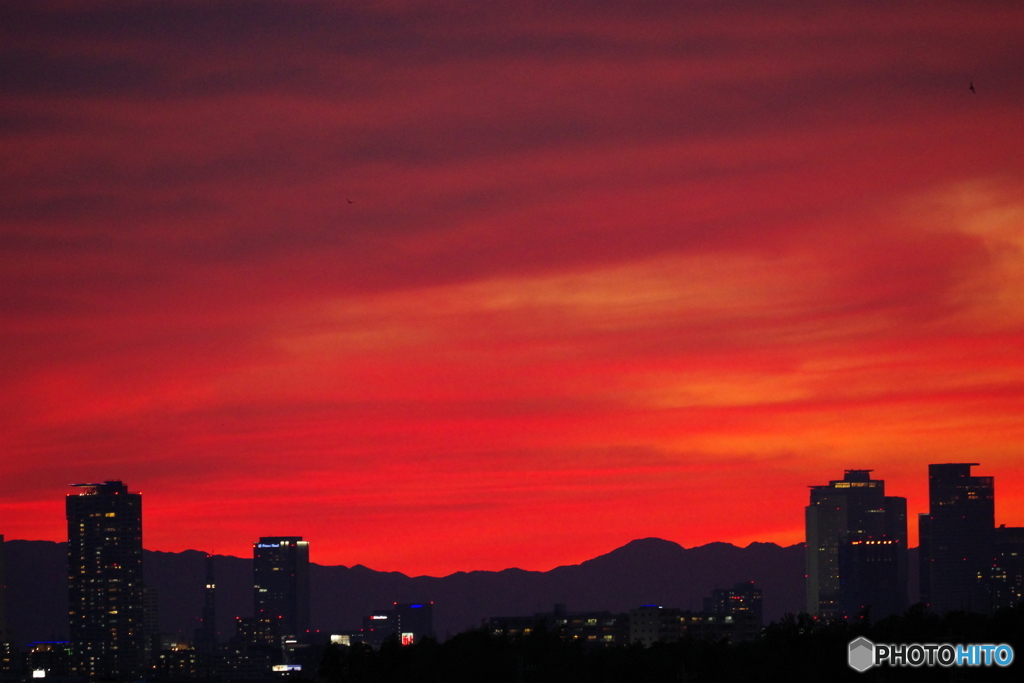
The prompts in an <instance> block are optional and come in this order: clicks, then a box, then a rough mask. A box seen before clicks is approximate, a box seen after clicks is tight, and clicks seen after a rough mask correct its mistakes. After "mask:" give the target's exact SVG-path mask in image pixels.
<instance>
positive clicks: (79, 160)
mask: <svg viewBox="0 0 1024 683" xmlns="http://www.w3.org/2000/svg"><path fill="white" fill-rule="evenodd" d="M416 7H417V6H414V5H412V4H410V5H408V6H406V5H405V4H404V3H384V4H379V5H371V6H368V7H361V6H352V7H347V6H339V5H337V4H335V3H315V2H311V3H294V4H288V5H281V4H278V3H259V2H250V3H235V2H215V3H191V2H178V3H160V4H156V5H152V6H148V9H142V8H139V7H137V6H136V5H135V4H133V3H123V4H122V3H106V4H103V5H99V6H95V7H90V8H73V7H62V6H50V5H46V6H43V7H40V6H38V5H37V4H35V3H28V4H22V3H8V4H7V5H6V6H5V7H4V8H3V9H2V10H0V12H2V13H3V16H4V18H3V20H0V35H2V40H0V45H2V46H3V47H0V54H2V55H3V56H4V57H5V59H7V61H8V62H9V63H10V64H12V65H13V68H12V70H11V73H14V74H16V75H17V77H16V78H12V79H9V80H8V82H6V83H5V84H4V85H2V86H0V87H2V88H4V97H3V98H2V99H0V120H2V121H3V124H2V125H0V136H2V140H3V146H4V149H5V150H6V153H5V154H4V155H3V157H2V159H0V181H2V182H3V184H4V187H5V188H6V190H5V192H4V193H2V196H0V212H2V215H3V221H2V223H0V240H2V244H3V249H0V306H2V309H3V315H2V317H0V325H2V334H0V357H2V358H3V359H4V360H3V362H0V396H2V399H0V427H2V429H0V453H3V457H2V458H0V479H2V481H4V492H3V497H2V499H0V511H2V512H0V524H2V525H3V526H2V528H0V533H3V534H5V535H6V536H7V538H41V539H52V540H62V539H64V538H65V532H64V529H63V524H64V521H63V495H64V493H65V486H66V485H67V484H69V483H72V482H75V481H93V480H98V479H108V478H120V479H123V480H124V481H125V482H127V483H128V485H129V486H130V487H131V488H132V489H133V490H140V491H142V492H143V494H144V495H145V517H146V528H145V543H146V546H147V547H149V548H152V549H159V550H183V549H186V548H198V549H203V550H207V551H212V552H217V553H229V554H237V555H247V554H248V553H249V552H250V550H249V549H250V547H251V543H252V542H253V540H254V539H256V538H258V537H259V536H268V535H302V536H304V537H305V538H306V539H307V540H310V541H311V553H312V558H313V560H314V561H316V562H320V563H331V564H348V565H351V564H356V563H362V564H365V565H368V566H371V567H373V568H375V569H388V570H400V571H405V572H410V573H433V574H440V573H447V572H451V571H456V570H460V569H463V570H468V569H478V568H483V569H501V568H504V567H507V566H521V567H525V568H531V569H546V568H550V567H552V566H555V565H558V564H565V563H570V562H577V561H580V560H583V559H587V558H589V557H592V556H594V555H596V554H599V553H602V552H606V551H608V550H610V549H612V548H613V547H615V546H617V545H621V544H623V543H625V542H628V541H629V540H631V539H634V538H640V537H646V536H660V537H663V538H667V539H670V540H674V541H677V542H680V543H683V544H684V545H687V546H691V545H697V544H702V543H707V542H711V541H730V542H734V543H737V544H741V545H745V544H747V543H749V542H752V541H774V542H777V543H781V544H790V543H796V542H800V541H802V539H803V506H804V505H806V503H807V488H806V487H807V486H808V485H812V484H822V483H825V482H827V481H828V480H829V479H836V478H840V477H841V476H842V472H843V470H844V469H852V468H868V469H873V470H874V476H876V477H879V478H882V479H885V480H886V485H887V492H888V493H889V494H890V495H903V496H907V498H908V504H909V512H910V513H911V519H913V514H914V513H917V512H922V511H924V510H925V509H926V507H927V467H926V466H927V464H928V463H932V462H964V461H966V462H980V463H982V465H981V467H980V468H978V471H979V473H981V474H985V475H993V476H995V478H996V505H997V509H996V514H997V522H999V523H1006V524H1009V525H1024V490H1022V489H1021V488H1020V483H1019V482H1021V481H1024V476H1022V475H1024V467H1022V463H1024V458H1022V457H1021V456H1022V455H1024V356H1022V354H1021V349H1022V348H1024V296H1022V292H1024V241H1022V234H1024V230H1022V226H1024V200H1022V196H1024V192H1022V189H1024V188H1022V183H1021V178H1022V177H1024V167H1022V162H1021V159H1022V158H1024V154H1022V152H1024V149H1022V147H1024V142H1022V139H1021V136H1020V135H1019V129H1020V112H1021V110H1022V104H1024V102H1022V101H1021V91H1020V88H1019V87H1018V86H1019V83H1020V79H1021V77H1022V74H1024V64H1022V62H1021V60H1020V59H1019V57H1018V56H1017V53H1018V52H1019V50H1017V49H1016V48H1017V46H1018V43H1019V36H1020V35H1021V32H1022V30H1024V25H1022V24H1024V19H1022V16H1021V14H1020V13H1019V12H1017V11H1011V10H1010V9H1008V7H1009V5H1007V4H1004V3H986V2H979V3H972V4H970V5H969V6H965V5H963V4H962V3H950V4H948V5H947V4H943V3H937V4H935V5H934V6H929V7H927V8H925V7H916V6H910V7H902V6H900V7H885V8H877V7H876V8H871V10H870V11H869V10H867V9H865V8H863V7H861V5H859V4H858V3H849V4H844V3H829V4H828V6H827V7H825V6H823V7H818V8H813V9H812V8H808V7H806V6H804V5H799V6H794V7H792V8H789V9H785V8H783V9H778V8H774V9H772V10H771V12H770V15H771V16H769V12H768V10H766V9H763V8H762V7H761V5H760V4H758V3H745V2H735V3H724V4H722V3H716V4H708V5H693V4H692V3H685V4H680V3H674V2H672V3H668V2H666V3H648V4H645V5H644V8H643V9H640V8H638V7H634V6H631V5H630V6H626V5H622V6H619V5H610V6H608V7H605V8H595V7H594V6H593V5H592V4H586V5H580V6H576V5H569V6H562V5H560V6H559V7H558V8H552V7H549V6H548V4H535V5H534V4H529V3H528V4H526V5H523V6H519V5H515V7H513V6H512V5H511V4H509V3H503V2H499V3H487V6H486V7H483V8H481V7H476V8H472V9H471V8H468V7H465V8H461V9H458V8H454V7H453V8H441V9H434V10H432V11H431V12H430V13H426V12H423V11H419V10H417V9H416ZM271 27H272V28H271ZM314 27H315V28H314ZM19 60H28V61H27V62H25V64H22V66H21V67H19V66H18V65H19V64H21V62H20V61H19ZM970 81H974V83H975V84H976V88H977V94H972V93H971V92H970V91H969V90H968V89H967V84H968V83H969V82H970ZM911 540H912V543H916V528H914V525H913V524H912V525H911Z"/></svg>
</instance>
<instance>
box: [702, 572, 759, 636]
mask: <svg viewBox="0 0 1024 683" xmlns="http://www.w3.org/2000/svg"><path fill="white" fill-rule="evenodd" d="M761 603H762V594H761V589H760V588H758V587H757V586H755V585H754V582H753V581H748V582H746V583H737V584H734V585H733V587H732V588H716V589H715V590H713V591H711V597H709V598H704V611H705V612H706V613H708V614H721V615H726V614H732V615H736V614H746V613H749V614H750V615H751V616H752V618H753V623H755V624H756V625H757V628H761V626H762V622H763V620H764V616H763V614H764V613H763V609H762V606H761Z"/></svg>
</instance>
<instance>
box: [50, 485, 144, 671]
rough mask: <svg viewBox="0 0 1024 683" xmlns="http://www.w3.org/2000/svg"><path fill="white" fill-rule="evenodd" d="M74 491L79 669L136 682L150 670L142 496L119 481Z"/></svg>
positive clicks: (73, 584)
mask: <svg viewBox="0 0 1024 683" xmlns="http://www.w3.org/2000/svg"><path fill="white" fill-rule="evenodd" d="M74 486H76V487H77V488H78V489H79V490H78V492H76V493H72V494H68V497H67V501H66V509H67V521H68V616H69V619H70V624H69V625H70V635H71V647H72V650H73V653H74V654H73V664H72V669H73V671H74V673H75V674H77V675H79V676H85V677H87V678H108V679H110V678H113V679H121V680H124V679H134V678H137V677H138V676H139V674H140V673H141V670H142V665H143V655H144V636H143V619H144V603H143V585H142V496H141V495H140V494H138V493H129V492H128V487H127V486H125V485H124V484H123V483H121V482H120V481H106V482H103V483H102V484H75V485H74Z"/></svg>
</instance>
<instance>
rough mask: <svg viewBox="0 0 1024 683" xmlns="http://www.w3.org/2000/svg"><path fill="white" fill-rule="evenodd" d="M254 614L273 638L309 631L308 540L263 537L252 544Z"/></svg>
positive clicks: (292, 537)
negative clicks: (267, 627)
mask: <svg viewBox="0 0 1024 683" xmlns="http://www.w3.org/2000/svg"><path fill="white" fill-rule="evenodd" d="M252 555H253V563H252V567H253V602H254V615H255V618H256V619H258V620H262V621H265V622H267V623H268V624H269V627H270V632H271V633H272V634H273V635H274V636H275V637H276V638H281V637H283V636H298V635H300V634H304V633H305V632H306V631H307V630H309V542H307V541H303V540H302V537H301V536H266V537H263V538H260V540H259V542H257V543H254V544H253V548H252Z"/></svg>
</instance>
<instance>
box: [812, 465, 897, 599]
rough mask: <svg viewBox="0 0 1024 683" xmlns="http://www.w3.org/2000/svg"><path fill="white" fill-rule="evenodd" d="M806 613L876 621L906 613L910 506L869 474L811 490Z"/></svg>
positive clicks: (858, 472) (859, 473)
mask: <svg viewBox="0 0 1024 683" xmlns="http://www.w3.org/2000/svg"><path fill="white" fill-rule="evenodd" d="M805 518H806V531H807V612H808V613H809V614H813V615H817V616H819V617H822V618H826V619H832V618H843V617H847V618H849V617H856V616H857V615H858V614H860V613H862V612H863V611H864V610H869V613H870V615H871V616H872V617H873V618H881V617H885V616H888V615H890V614H898V613H901V612H903V611H904V610H906V608H907V573H908V572H907V570H908V567H907V500H906V498H901V497H898V496H886V495H885V482H884V481H882V480H881V479H872V478H871V470H846V472H845V474H844V476H843V478H842V479H838V480H833V481H830V482H829V483H828V485H827V486H812V487H811V496H810V505H808V506H807V507H806V508H805Z"/></svg>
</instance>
